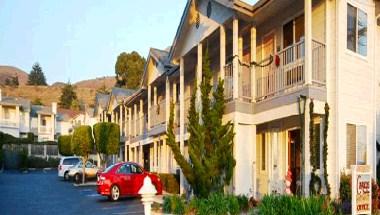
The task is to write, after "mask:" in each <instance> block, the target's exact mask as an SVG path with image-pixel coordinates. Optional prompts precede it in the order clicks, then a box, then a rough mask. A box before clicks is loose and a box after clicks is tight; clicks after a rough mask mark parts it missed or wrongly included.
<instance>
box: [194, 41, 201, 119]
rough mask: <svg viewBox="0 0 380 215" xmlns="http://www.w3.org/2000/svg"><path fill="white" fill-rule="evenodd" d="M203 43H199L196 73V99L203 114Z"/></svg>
mask: <svg viewBox="0 0 380 215" xmlns="http://www.w3.org/2000/svg"><path fill="white" fill-rule="evenodd" d="M202 51H203V49H202V43H199V44H198V54H197V73H196V78H197V99H196V102H195V103H196V104H197V106H198V107H199V108H200V110H199V115H200V114H201V110H202V106H201V105H200V104H201V82H202V64H203V63H202V55H203V53H202Z"/></svg>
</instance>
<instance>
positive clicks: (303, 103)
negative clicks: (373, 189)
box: [298, 95, 307, 194]
mask: <svg viewBox="0 0 380 215" xmlns="http://www.w3.org/2000/svg"><path fill="white" fill-rule="evenodd" d="M306 99H307V98H306V96H304V95H300V96H299V97H298V111H299V117H300V127H301V131H300V133H301V135H300V136H301V174H300V177H301V194H303V193H304V187H303V184H304V183H303V182H304V172H305V152H304V151H305V109H306Z"/></svg>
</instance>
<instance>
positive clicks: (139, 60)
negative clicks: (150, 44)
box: [115, 51, 145, 89]
mask: <svg viewBox="0 0 380 215" xmlns="http://www.w3.org/2000/svg"><path fill="white" fill-rule="evenodd" d="M144 65H145V58H143V57H141V56H140V55H139V53H137V52H135V51H133V52H131V53H125V52H123V53H121V54H120V55H119V56H118V57H117V61H116V64H115V73H116V81H117V83H116V85H117V86H118V87H122V86H124V87H127V88H130V89H136V88H138V87H139V85H140V81H141V78H142V74H143V72H144Z"/></svg>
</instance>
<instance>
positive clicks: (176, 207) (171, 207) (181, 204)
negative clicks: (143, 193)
mask: <svg viewBox="0 0 380 215" xmlns="http://www.w3.org/2000/svg"><path fill="white" fill-rule="evenodd" d="M163 211H164V213H171V214H185V200H184V199H183V198H181V197H179V196H177V195H173V196H166V197H164V203H163Z"/></svg>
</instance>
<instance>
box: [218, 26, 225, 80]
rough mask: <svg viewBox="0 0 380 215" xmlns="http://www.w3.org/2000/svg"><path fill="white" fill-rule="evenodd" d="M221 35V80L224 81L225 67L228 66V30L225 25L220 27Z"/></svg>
mask: <svg viewBox="0 0 380 215" xmlns="http://www.w3.org/2000/svg"><path fill="white" fill-rule="evenodd" d="M219 34H220V42H219V44H220V47H219V48H220V65H219V67H220V76H219V77H220V79H222V80H224V75H225V71H224V67H225V66H226V30H225V28H224V25H220V28H219Z"/></svg>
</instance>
